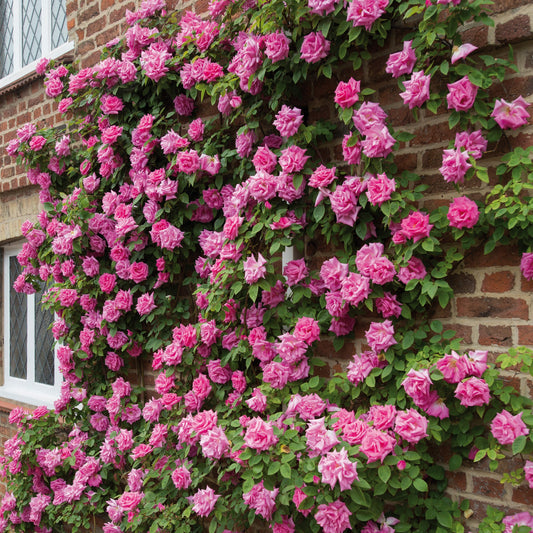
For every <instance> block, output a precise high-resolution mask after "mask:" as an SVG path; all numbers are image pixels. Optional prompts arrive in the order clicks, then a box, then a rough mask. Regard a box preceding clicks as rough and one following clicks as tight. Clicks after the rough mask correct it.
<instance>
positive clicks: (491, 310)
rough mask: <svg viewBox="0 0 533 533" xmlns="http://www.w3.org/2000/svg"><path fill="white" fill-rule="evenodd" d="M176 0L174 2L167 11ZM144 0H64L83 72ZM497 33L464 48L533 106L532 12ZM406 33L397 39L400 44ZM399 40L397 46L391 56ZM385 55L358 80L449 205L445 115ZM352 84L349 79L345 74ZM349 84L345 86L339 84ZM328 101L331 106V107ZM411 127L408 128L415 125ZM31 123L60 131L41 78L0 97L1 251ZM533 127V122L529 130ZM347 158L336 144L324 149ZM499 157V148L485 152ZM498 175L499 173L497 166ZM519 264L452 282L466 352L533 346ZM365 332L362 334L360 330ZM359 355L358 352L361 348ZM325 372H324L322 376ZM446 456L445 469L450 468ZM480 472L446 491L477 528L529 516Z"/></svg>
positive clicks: (323, 93) (472, 186)
mask: <svg viewBox="0 0 533 533" xmlns="http://www.w3.org/2000/svg"><path fill="white" fill-rule="evenodd" d="M177 3H178V2H176V1H175V0H172V1H170V2H168V4H169V6H168V8H169V9H172V8H174V7H175V6H176V4H177ZM138 4H139V0H135V1H134V0H67V25H68V30H69V36H70V39H71V40H72V41H73V42H74V43H75V50H74V60H75V61H79V62H80V66H81V67H86V66H90V65H93V64H94V63H95V62H96V61H97V60H98V58H99V50H100V49H101V47H102V46H103V45H104V44H105V43H106V42H108V41H109V40H111V39H112V38H114V37H116V36H118V35H121V34H123V32H124V31H125V29H126V27H125V23H124V22H123V13H124V10H125V9H127V8H128V9H131V10H133V9H135V7H136V6H137V5H138ZM179 5H180V6H182V7H191V6H194V7H195V9H196V11H198V12H205V10H206V6H207V1H206V0H201V1H200V2H196V3H194V1H193V0H189V1H187V2H182V3H180V4H179ZM492 9H493V12H494V15H495V26H494V27H492V28H487V27H484V26H483V27H481V26H476V25H467V26H466V27H465V30H464V33H463V40H464V42H471V43H472V44H475V45H477V46H479V47H484V48H485V49H486V51H487V53H491V54H493V55H504V54H506V51H505V50H504V48H502V45H507V44H512V46H513V49H514V52H515V60H516V63H517V65H518V67H519V71H518V72H517V73H509V76H508V78H507V80H506V82H505V83H504V84H502V85H501V86H498V87H497V88H496V89H495V90H494V94H493V96H494V97H504V98H505V99H507V100H511V99H514V98H516V97H517V96H519V95H522V96H523V97H525V98H526V99H527V100H528V101H533V98H532V97H533V26H532V21H533V5H531V4H530V2H529V0H496V2H495V5H494V6H493V8H492ZM400 37H401V36H400V35H398V36H397V40H398V42H399V41H400ZM398 42H394V41H393V42H391V47H392V48H393V49H394V50H397V49H398V48H399V46H398ZM388 53H389V51H380V52H378V53H376V54H373V58H372V61H371V62H370V63H368V64H366V65H365V66H364V67H363V70H362V71H361V72H358V73H356V75H355V76H354V77H358V78H359V79H362V80H366V81H367V82H371V83H372V85H373V86H374V87H375V88H377V90H378V92H377V95H376V97H377V98H378V99H379V101H380V102H381V103H382V104H383V105H384V107H385V109H386V111H387V112H388V114H389V117H391V120H392V124H393V126H395V127H398V126H400V125H401V126H402V127H403V129H406V130H407V131H410V132H412V133H414V134H415V135H416V136H415V138H414V139H413V140H412V141H410V142H409V143H404V144H403V145H402V147H401V149H400V151H399V152H398V155H397V158H396V161H397V163H398V165H399V167H400V168H401V169H406V170H412V171H416V172H417V173H419V174H420V175H422V176H423V178H424V180H425V181H426V182H427V183H428V184H429V185H430V186H431V188H430V190H429V191H428V193H427V194H426V196H425V198H424V202H423V205H422V206H421V207H422V208H423V209H425V210H431V209H432V208H434V207H435V206H438V205H442V204H443V203H447V202H448V200H447V198H448V196H449V195H450V194H452V193H453V191H454V189H453V187H452V186H451V185H449V184H446V183H445V182H444V181H443V180H442V177H441V176H440V175H439V173H438V167H439V166H440V164H441V157H442V149H443V148H444V147H446V146H447V143H448V140H449V139H450V138H451V136H452V134H451V133H450V131H449V129H448V125H447V116H446V115H445V114H444V113H441V114H437V115H433V114H431V113H429V112H427V111H422V112H421V113H420V117H419V118H420V119H419V120H418V121H416V122H414V121H413V120H412V119H410V118H408V117H409V116H410V115H409V114H408V112H407V110H406V108H405V106H404V105H403V103H402V101H401V99H400V97H399V96H398V93H399V91H398V89H397V86H396V84H395V83H391V80H390V77H389V76H388V75H386V73H385V60H386V58H387V56H388ZM346 74H347V75H346V76H345V77H346V78H347V77H349V75H353V73H346ZM343 79H344V78H343ZM335 85H336V83H334V82H333V81H332V82H331V83H329V84H328V83H320V84H317V85H316V86H314V87H313V88H312V98H311V101H310V102H309V112H310V114H311V116H313V117H316V118H321V119H327V118H329V117H333V116H334V111H335V110H334V107H333V101H332V98H331V96H330V95H331V94H332V93H333V91H334V89H335ZM325 97H327V102H326V101H325ZM409 120H410V122H409ZM28 121H32V122H36V123H37V124H38V125H39V126H43V125H47V126H49V127H54V126H56V125H57V124H58V121H57V118H56V114H55V110H54V107H53V104H52V103H51V102H50V101H49V100H47V99H46V98H45V95H44V90H43V86H42V78H39V77H37V76H35V77H34V78H33V79H30V80H27V81H26V82H25V83H22V84H18V85H14V86H12V87H10V88H7V89H4V90H3V91H0V245H2V244H4V243H6V242H9V241H10V240H13V239H15V238H17V237H19V235H20V225H21V223H22V222H23V221H24V220H26V219H27V218H30V219H31V218H34V217H35V215H36V214H37V212H38V209H39V207H38V199H37V195H36V190H35V189H34V188H33V187H31V186H30V185H29V183H28V181H27V179H26V177H25V176H24V173H23V172H22V170H21V168H19V167H17V166H16V165H15V164H14V163H13V161H12V159H11V158H10V157H9V156H8V155H7V154H6V153H5V146H6V145H7V143H8V142H9V141H10V140H11V139H12V138H14V136H15V134H16V130H17V129H18V128H19V127H21V126H22V125H23V124H24V123H26V122H28ZM530 124H533V121H532V122H531V123H530ZM507 137H508V139H509V143H510V145H511V146H524V147H525V146H529V145H530V144H531V143H532V140H533V125H530V126H529V127H528V128H525V129H522V130H520V131H519V132H511V133H508V134H507ZM326 149H329V150H331V151H332V154H337V156H338V158H339V159H341V156H340V154H341V152H340V149H339V146H338V142H337V143H336V144H335V143H332V144H331V145H330V146H329V147H326ZM489 150H491V151H492V155H493V156H496V155H497V154H498V152H499V151H500V150H501V147H500V146H492V147H489ZM483 162H484V163H485V164H489V165H490V164H491V163H493V164H496V159H495V158H494V159H491V154H490V152H489V154H488V156H486V157H485V158H484V159H483ZM492 168H493V167H492ZM482 187H483V184H481V183H480V182H477V181H475V180H473V181H471V182H469V183H468V184H467V185H466V186H465V188H464V189H463V191H464V194H467V195H468V196H470V197H473V198H476V197H479V196H480V195H481V194H482V193H483V192H484V191H483V188H482ZM325 249H326V247H324V246H322V243H317V242H314V243H309V244H308V247H307V250H308V254H310V255H312V256H313V258H314V260H315V261H320V257H323V256H321V255H320V254H319V251H322V252H323V251H324V250H325ZM519 262H520V256H519V253H518V250H517V249H516V248H513V247H505V248H504V247H500V248H497V249H496V250H495V252H493V253H492V254H491V255H490V256H486V257H485V256H483V253H482V250H476V251H473V252H472V253H471V254H470V255H469V256H468V257H467V258H466V259H465V261H464V262H463V264H462V265H460V267H459V269H458V270H457V272H456V273H455V274H454V275H453V276H452V279H451V282H452V286H453V288H454V289H455V291H456V295H457V296H456V298H455V300H453V301H452V302H451V304H450V305H449V306H448V307H447V308H446V309H444V310H436V311H435V316H436V317H438V318H440V319H441V320H442V321H443V322H444V324H445V326H447V327H450V328H451V329H455V330H456V331H457V334H458V336H460V337H462V338H463V339H464V341H463V344H464V348H465V349H466V350H467V349H478V348H479V349H486V350H488V351H489V352H490V354H491V358H492V360H494V359H495V357H496V356H497V354H499V353H501V352H504V351H505V350H506V349H508V348H509V347H510V346H513V345H518V344H526V345H529V346H533V326H532V325H531V322H530V315H531V313H532V310H533V307H532V304H533V301H532V300H533V296H532V294H533V293H532V290H533V283H532V282H526V281H525V280H524V279H523V278H522V276H521V274H520V269H519ZM360 328H361V332H362V331H364V330H363V326H360ZM358 348H359V347H358ZM321 349H322V353H323V355H327V356H329V357H330V358H331V359H332V364H331V368H332V370H340V369H341V368H342V366H344V365H346V363H347V361H348V359H349V357H350V356H351V355H352V354H353V349H354V347H353V345H352V346H345V347H344V348H343V349H342V350H341V351H340V352H339V353H337V354H335V355H334V356H331V354H332V353H334V351H333V349H332V346H331V344H330V343H328V342H324V343H323V344H322V347H321ZM326 371H327V370H326ZM503 375H504V376H505V377H506V379H507V380H508V381H509V382H510V383H512V384H514V385H515V386H516V388H517V389H518V390H519V391H520V392H521V393H522V394H525V395H531V394H532V392H533V381H532V380H531V378H528V377H526V376H524V375H517V374H516V373H515V372H513V371H506V372H504V373H503ZM153 379H154V378H153V375H152V374H151V373H150V372H147V374H146V376H145V383H146V385H148V386H150V385H153ZM9 409H10V405H9V404H7V403H5V402H2V403H1V405H0V441H1V442H4V441H5V439H6V438H7V437H8V436H10V434H11V429H10V428H9V427H8V426H7V416H8V412H9ZM446 459H447V458H446V457H443V461H444V462H445V461H446ZM480 467H481V469H480V468H476V465H474V464H473V463H470V464H467V465H466V464H465V465H463V467H462V468H461V469H460V470H459V471H457V472H452V473H450V475H449V477H450V483H451V485H450V489H449V492H450V494H451V495H452V496H454V497H456V498H464V497H467V498H469V499H470V500H471V502H472V510H473V511H474V513H473V515H472V517H471V520H472V521H473V524H475V522H476V521H477V520H480V519H481V518H482V517H483V515H484V509H485V507H486V505H487V504H490V505H493V506H496V507H500V508H504V509H506V510H508V511H513V512H519V511H524V510H529V511H530V510H531V505H532V504H533V491H530V490H528V489H527V488H526V486H525V485H523V486H521V487H518V488H513V487H512V486H510V485H503V484H501V483H500V478H501V473H502V472H503V471H511V470H513V469H516V468H517V467H518V465H516V464H515V463H514V461H513V460H512V459H509V460H506V461H503V462H502V465H501V471H498V472H494V473H488V472H489V470H488V468H487V467H486V465H484V464H481V465H480Z"/></svg>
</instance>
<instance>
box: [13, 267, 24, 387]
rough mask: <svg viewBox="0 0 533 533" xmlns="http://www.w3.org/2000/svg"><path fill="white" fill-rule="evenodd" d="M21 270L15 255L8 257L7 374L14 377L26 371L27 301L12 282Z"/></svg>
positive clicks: (19, 376) (22, 377)
mask: <svg viewBox="0 0 533 533" xmlns="http://www.w3.org/2000/svg"><path fill="white" fill-rule="evenodd" d="M21 272H22V268H21V266H20V265H19V262H18V260H17V258H16V257H14V256H11V257H10V258H9V286H10V289H9V316H10V321H9V323H10V326H9V348H10V354H9V357H10V360H9V374H10V375H11V376H12V377H14V378H21V379H26V373H27V368H26V367H27V361H26V354H27V339H26V333H27V325H26V314H27V306H28V304H27V302H28V298H27V296H26V295H25V294H23V293H19V292H16V291H15V289H14V288H13V283H14V282H15V280H16V279H17V276H18V275H19V274H20V273H21Z"/></svg>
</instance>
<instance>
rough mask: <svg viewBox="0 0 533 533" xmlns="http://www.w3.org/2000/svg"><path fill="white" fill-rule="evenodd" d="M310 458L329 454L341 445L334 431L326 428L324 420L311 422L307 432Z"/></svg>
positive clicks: (318, 419)
mask: <svg viewBox="0 0 533 533" xmlns="http://www.w3.org/2000/svg"><path fill="white" fill-rule="evenodd" d="M305 438H306V442H307V447H308V449H309V452H308V453H309V457H317V456H318V455H322V454H324V453H326V452H329V451H330V450H331V448H333V446H335V445H336V444H338V443H339V439H338V438H337V435H336V434H335V432H334V431H332V430H331V429H327V428H326V424H325V422H324V418H316V419H314V420H310V421H309V423H308V426H307V430H306V431H305Z"/></svg>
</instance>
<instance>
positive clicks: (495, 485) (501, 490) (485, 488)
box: [473, 477, 505, 499]
mask: <svg viewBox="0 0 533 533" xmlns="http://www.w3.org/2000/svg"><path fill="white" fill-rule="evenodd" d="M473 482H474V493H475V494H477V495H480V496H488V497H489V498H498V499H501V498H503V496H504V494H505V485H504V484H503V483H501V482H500V481H499V480H497V479H492V478H488V477H474V478H473Z"/></svg>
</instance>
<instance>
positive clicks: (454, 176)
mask: <svg viewBox="0 0 533 533" xmlns="http://www.w3.org/2000/svg"><path fill="white" fill-rule="evenodd" d="M471 166H472V165H471V163H469V162H468V152H464V151H462V150H460V149H457V150H451V149H447V150H443V152H442V166H441V167H440V168H439V172H440V173H441V174H442V176H443V178H444V181H447V182H448V183H450V182H451V183H463V182H464V178H465V174H466V172H467V170H468V169H469V168H470V167H471Z"/></svg>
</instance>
